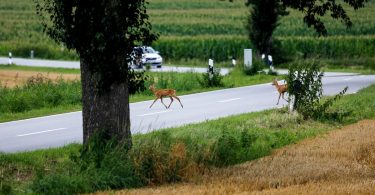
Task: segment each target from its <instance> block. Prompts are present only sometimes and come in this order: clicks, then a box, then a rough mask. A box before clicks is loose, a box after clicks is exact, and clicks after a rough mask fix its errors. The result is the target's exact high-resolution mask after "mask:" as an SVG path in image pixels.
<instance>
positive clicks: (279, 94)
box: [276, 93, 281, 105]
mask: <svg viewBox="0 0 375 195" xmlns="http://www.w3.org/2000/svg"><path fill="white" fill-rule="evenodd" d="M280 97H281V93H279V99H278V100H277V104H276V105H279V101H280Z"/></svg>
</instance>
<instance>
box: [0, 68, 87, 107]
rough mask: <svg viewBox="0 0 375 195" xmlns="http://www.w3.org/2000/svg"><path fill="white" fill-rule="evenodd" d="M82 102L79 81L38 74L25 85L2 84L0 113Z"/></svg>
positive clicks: (0, 89) (0, 87) (0, 88)
mask: <svg viewBox="0 0 375 195" xmlns="http://www.w3.org/2000/svg"><path fill="white" fill-rule="evenodd" d="M80 103H81V84H80V82H79V81H64V80H63V79H62V78H61V79H59V80H57V81H52V80H51V79H48V78H45V77H43V76H41V75H37V76H34V77H31V78H30V79H28V81H27V82H26V84H25V85H24V86H16V87H15V88H12V89H11V88H7V87H5V86H1V84H0V113H2V114H5V113H22V112H26V111H30V110H34V109H40V108H53V107H56V106H61V105H76V104H80Z"/></svg>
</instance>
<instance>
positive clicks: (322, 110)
mask: <svg viewBox="0 0 375 195" xmlns="http://www.w3.org/2000/svg"><path fill="white" fill-rule="evenodd" d="M323 74H324V73H323V72H322V71H321V70H320V65H319V64H318V63H317V62H316V61H312V62H311V63H303V62H299V63H295V64H292V65H291V66H290V67H289V74H288V78H287V81H288V83H289V85H288V91H289V94H290V96H289V102H291V100H294V103H293V108H294V109H295V110H297V112H298V113H300V114H301V115H302V116H303V118H304V119H309V118H312V119H319V120H322V119H334V120H342V118H343V116H344V115H345V114H341V113H339V112H331V113H329V112H328V108H329V107H330V106H332V104H333V103H334V102H335V101H337V100H338V99H340V98H341V97H342V96H343V95H344V94H345V92H346V90H347V87H346V88H344V89H343V90H342V91H341V92H340V93H339V94H337V95H336V96H334V97H333V98H329V99H327V100H326V101H325V102H322V101H321V97H322V92H323V88H322V77H323ZM292 97H293V98H294V99H291V98H292ZM292 102H293V101H292Z"/></svg>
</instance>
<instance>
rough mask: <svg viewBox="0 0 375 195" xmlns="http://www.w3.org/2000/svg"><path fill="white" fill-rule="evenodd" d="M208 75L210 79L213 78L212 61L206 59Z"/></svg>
mask: <svg viewBox="0 0 375 195" xmlns="http://www.w3.org/2000/svg"><path fill="white" fill-rule="evenodd" d="M208 74H209V77H210V79H212V77H213V76H214V60H213V59H208Z"/></svg>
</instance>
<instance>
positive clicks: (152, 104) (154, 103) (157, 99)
mask: <svg viewBox="0 0 375 195" xmlns="http://www.w3.org/2000/svg"><path fill="white" fill-rule="evenodd" d="M158 99H159V98H158V97H157V98H156V99H155V100H154V102H152V104H151V106H150V108H151V107H152V105H154V104H155V102H156V100H158Z"/></svg>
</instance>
